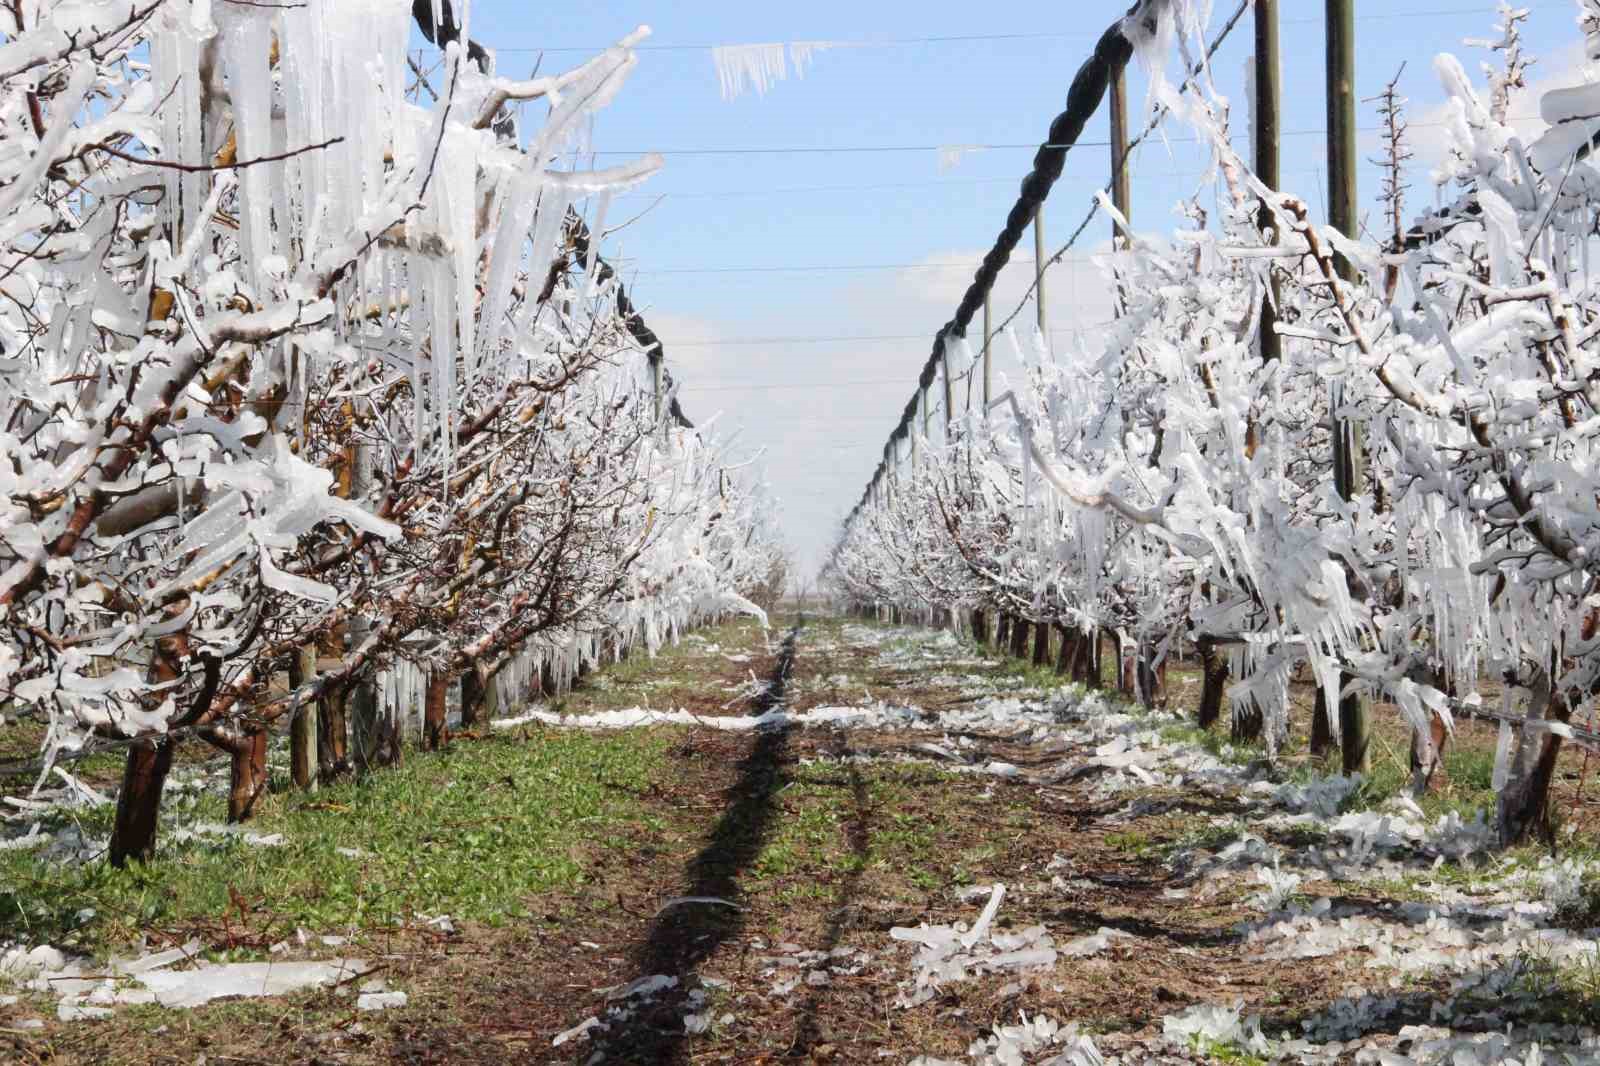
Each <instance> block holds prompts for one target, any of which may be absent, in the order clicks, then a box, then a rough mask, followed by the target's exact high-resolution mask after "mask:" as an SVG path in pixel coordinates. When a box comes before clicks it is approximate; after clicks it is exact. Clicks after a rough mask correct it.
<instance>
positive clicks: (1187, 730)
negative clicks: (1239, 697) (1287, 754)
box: [1160, 722, 1267, 766]
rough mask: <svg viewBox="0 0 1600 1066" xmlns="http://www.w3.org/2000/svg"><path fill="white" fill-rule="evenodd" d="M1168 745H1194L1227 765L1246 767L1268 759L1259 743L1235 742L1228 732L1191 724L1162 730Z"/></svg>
mask: <svg viewBox="0 0 1600 1066" xmlns="http://www.w3.org/2000/svg"><path fill="white" fill-rule="evenodd" d="M1160 735H1161V739H1162V740H1164V741H1166V742H1167V743H1168V744H1193V745H1195V746H1196V747H1198V748H1201V749H1202V750H1204V751H1207V752H1209V753H1211V755H1212V756H1213V757H1214V758H1216V759H1219V760H1221V761H1222V762H1225V763H1230V764H1232V765H1234V766H1245V765H1248V764H1249V763H1252V762H1254V761H1255V760H1257V759H1262V758H1265V757H1266V754H1267V749H1266V746H1265V745H1263V744H1261V743H1260V742H1259V741H1251V742H1235V741H1234V740H1233V739H1231V738H1230V737H1229V736H1228V734H1227V733H1226V732H1222V731H1217V730H1210V729H1201V728H1200V727H1199V726H1197V725H1194V724H1192V723H1190V722H1174V723H1173V724H1171V725H1165V726H1162V727H1161V730H1160Z"/></svg>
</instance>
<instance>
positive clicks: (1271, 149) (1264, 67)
mask: <svg viewBox="0 0 1600 1066" xmlns="http://www.w3.org/2000/svg"><path fill="white" fill-rule="evenodd" d="M1255 83H1256V99H1255V148H1256V151H1255V169H1256V177H1258V178H1260V179H1261V183H1262V184H1263V185H1265V186H1266V187H1267V188H1269V189H1271V190H1273V191H1274V192H1276V191H1277V190H1278V188H1279V182H1280V181H1281V180H1282V172H1281V168H1280V165H1279V144H1278V115H1279V113H1280V111H1281V109H1282V100H1283V91H1282V84H1283V77H1282V72H1281V65H1280V63H1279V60H1278V0H1256V55H1255ZM1260 224H1261V227H1262V228H1263V229H1266V228H1267V227H1269V226H1271V225H1273V221H1272V213H1271V212H1270V211H1268V210H1267V207H1266V205H1265V204H1263V205H1262V206H1261V223H1260ZM1274 243H1277V241H1276V238H1274ZM1277 295H1278V280H1277V275H1276V274H1274V275H1273V277H1272V291H1271V293H1270V294H1269V295H1267V296H1265V297H1263V298H1262V307H1261V358H1262V359H1267V360H1271V359H1277V358H1278V357H1279V356H1280V355H1281V354H1282V352H1283V347H1282V339H1281V338H1280V337H1279V336H1278V332H1277V329H1276V326H1277V321H1278V309H1277Z"/></svg>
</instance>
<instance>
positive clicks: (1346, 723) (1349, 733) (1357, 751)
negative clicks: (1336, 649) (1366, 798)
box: [1339, 674, 1372, 776]
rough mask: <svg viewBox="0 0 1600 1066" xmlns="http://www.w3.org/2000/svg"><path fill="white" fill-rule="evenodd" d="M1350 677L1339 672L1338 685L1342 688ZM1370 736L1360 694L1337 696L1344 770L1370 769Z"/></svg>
mask: <svg viewBox="0 0 1600 1066" xmlns="http://www.w3.org/2000/svg"><path fill="white" fill-rule="evenodd" d="M1351 680H1353V679H1352V677H1351V676H1350V675H1348V674H1341V675H1340V677H1339V687H1340V689H1341V690H1342V689H1344V688H1345V687H1347V686H1348V685H1349V684H1350V682H1351ZM1371 739H1372V738H1371V736H1370V735H1369V734H1368V732H1367V707H1366V702H1365V701H1364V700H1363V699H1362V698H1361V695H1360V694H1359V693H1356V692H1352V693H1350V694H1349V695H1344V696H1340V697H1339V751H1340V754H1342V755H1343V756H1344V759H1343V762H1344V772H1345V774H1346V775H1347V776H1348V775H1350V774H1364V773H1367V772H1368V771H1370V770H1371V769H1372V755H1371V753H1370V752H1369V751H1368V745H1369V744H1370V743H1371Z"/></svg>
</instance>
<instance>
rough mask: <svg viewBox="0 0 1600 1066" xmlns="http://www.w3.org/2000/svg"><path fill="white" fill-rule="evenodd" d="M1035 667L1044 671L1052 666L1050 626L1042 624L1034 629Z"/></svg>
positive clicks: (1045, 623) (1046, 623)
mask: <svg viewBox="0 0 1600 1066" xmlns="http://www.w3.org/2000/svg"><path fill="white" fill-rule="evenodd" d="M1033 665H1035V666H1037V667H1039V668H1040V669H1044V668H1046V667H1048V666H1049V665H1050V624H1049V623H1048V622H1040V623H1039V624H1038V625H1036V626H1034V627H1033Z"/></svg>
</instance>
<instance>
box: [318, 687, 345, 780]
mask: <svg viewBox="0 0 1600 1066" xmlns="http://www.w3.org/2000/svg"><path fill="white" fill-rule="evenodd" d="M345 698H346V694H345V691H344V690H343V689H337V690H335V691H333V692H329V693H328V694H327V695H326V696H324V697H323V698H322V706H321V707H319V708H318V709H317V712H318V713H317V776H318V777H320V778H321V779H322V783H323V784H325V785H326V784H328V783H329V782H331V781H332V780H333V779H334V778H336V777H338V776H339V775H340V774H343V773H346V772H348V771H349V769H350V755H349V750H348V748H347V746H346V744H347V742H346V740H345V730H346V722H345Z"/></svg>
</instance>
